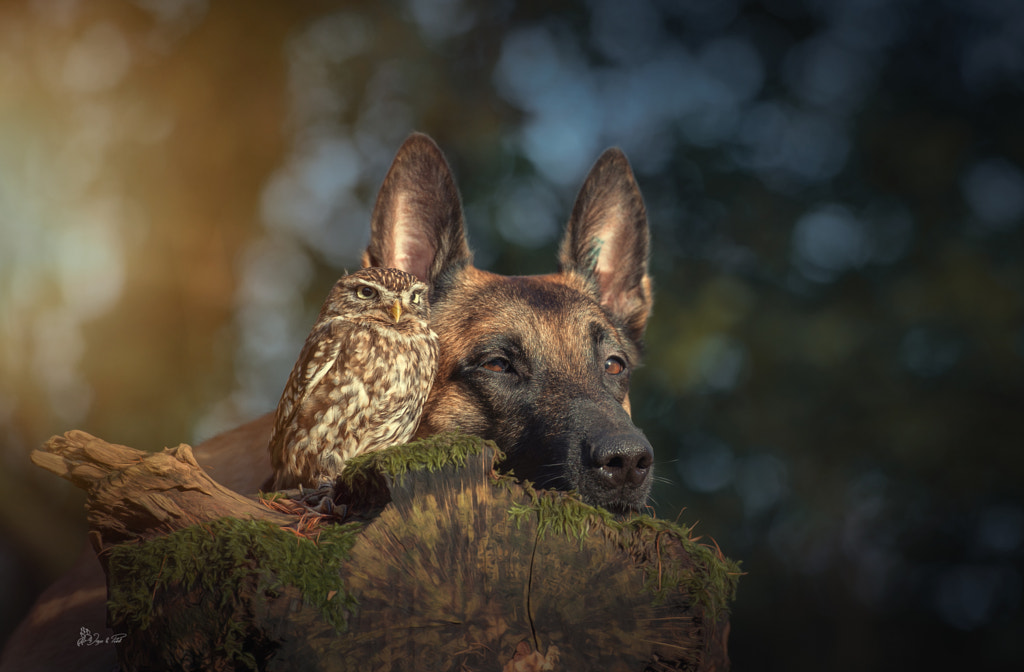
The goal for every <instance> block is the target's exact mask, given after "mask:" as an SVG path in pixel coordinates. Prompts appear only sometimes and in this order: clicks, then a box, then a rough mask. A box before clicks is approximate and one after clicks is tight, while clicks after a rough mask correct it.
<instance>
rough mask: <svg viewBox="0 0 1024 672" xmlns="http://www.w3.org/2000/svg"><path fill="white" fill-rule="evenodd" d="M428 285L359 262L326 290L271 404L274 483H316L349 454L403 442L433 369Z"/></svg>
mask: <svg viewBox="0 0 1024 672" xmlns="http://www.w3.org/2000/svg"><path fill="white" fill-rule="evenodd" d="M429 317H430V306H429V304H428V302H427V285H426V284H424V283H423V282H420V281H419V280H418V279H417V278H416V277H415V276H413V275H410V274H409V273H406V272H404V271H400V270H397V269H394V268H364V269H362V270H360V271H357V272H355V273H351V274H349V275H346V276H344V277H342V278H341V279H340V280H338V282H337V283H336V284H335V285H334V287H333V288H331V291H330V293H329V294H328V295H327V300H326V301H324V305H323V307H322V308H321V309H320V315H319V316H318V317H317V319H316V323H315V324H314V325H313V329H312V331H310V333H309V336H308V337H307V338H306V343H305V345H303V347H302V351H301V353H300V354H299V359H298V361H297V362H296V363H295V367H294V368H293V369H292V372H291V375H290V376H289V377H288V382H287V384H286V385H285V388H284V393H283V394H282V395H281V401H280V402H279V403H278V405H277V413H276V417H275V419H274V429H273V432H272V433H271V435H270V457H271V462H272V463H273V467H274V477H273V488H274V489H275V490H285V489H289V488H296V487H300V486H301V487H308V488H318V487H320V486H324V485H326V484H328V483H332V482H333V481H334V479H335V478H336V477H337V476H338V474H339V473H341V470H342V469H343V468H344V466H345V461H346V460H348V459H349V458H350V457H353V456H355V455H360V454H362V453H365V452H368V451H371V450H378V449H380V448H387V447H388V446H391V445H394V444H396V443H404V442H406V441H408V440H409V439H411V438H412V435H413V433H414V432H415V431H416V427H417V425H419V420H420V414H421V412H422V410H423V402H425V401H426V399H427V394H429V392H430V387H431V385H432V384H433V381H434V374H435V373H436V372H437V353H438V340H437V334H435V333H434V332H433V331H431V329H430V325H429Z"/></svg>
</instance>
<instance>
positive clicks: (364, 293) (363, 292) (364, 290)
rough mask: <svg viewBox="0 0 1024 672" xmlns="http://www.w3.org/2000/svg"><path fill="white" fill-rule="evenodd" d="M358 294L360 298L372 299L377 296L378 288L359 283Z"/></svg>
mask: <svg viewBox="0 0 1024 672" xmlns="http://www.w3.org/2000/svg"><path fill="white" fill-rule="evenodd" d="M356 296H358V297H359V298H360V299H372V298H373V297H375V296H377V290H376V289H374V288H373V287H370V286H369V285H359V287H358V288H357V289H356Z"/></svg>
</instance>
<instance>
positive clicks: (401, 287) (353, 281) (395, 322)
mask: <svg viewBox="0 0 1024 672" xmlns="http://www.w3.org/2000/svg"><path fill="white" fill-rule="evenodd" d="M332 317H342V318H345V319H346V320H355V321H365V322H379V323H383V324H385V325H388V326H394V327H398V328H400V329H401V328H402V327H403V326H404V325H405V324H411V323H419V322H426V321H428V320H429V318H430V305H429V303H428V301H427V284H426V283H424V282H421V281H420V280H419V279H417V278H416V276H414V275H412V274H409V273H406V272H405V271H400V270H398V269H396V268H379V267H371V268H364V269H361V270H359V271H356V272H354V273H349V274H348V275H346V276H343V277H342V278H341V279H340V280H338V282H336V283H335V284H334V287H333V288H331V291H330V294H328V296H327V300H326V301H325V302H324V307H323V309H322V310H321V311H320V320H323V319H324V318H332Z"/></svg>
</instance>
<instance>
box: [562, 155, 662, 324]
mask: <svg viewBox="0 0 1024 672" xmlns="http://www.w3.org/2000/svg"><path fill="white" fill-rule="evenodd" d="M649 252H650V233H649V232H648V229H647V210H646V208H645V207H644V200H643V197H642V196H641V195H640V188H639V187H638V186H637V184H636V179H635V178H634V177H633V171H632V169H631V168H630V167H629V160H628V159H627V158H626V155H625V154H623V153H622V151H621V150H619V149H608V150H606V151H605V152H604V154H602V155H601V158H599V159H598V160H597V163H595V164H594V167H593V168H591V169H590V173H589V174H588V175H587V179H586V180H585V181H584V182H583V188H582V189H580V193H579V195H578V196H577V197H576V205H575V206H574V207H573V210H572V217H571V218H570V219H569V226H568V229H567V231H566V234H565V238H564V239H563V240H562V245H561V248H560V249H559V252H558V262H559V268H560V270H561V271H562V272H563V273H575V274H577V275H579V276H581V277H582V278H583V279H584V281H585V282H586V283H587V285H588V286H589V287H590V288H591V291H592V292H593V293H594V295H595V296H596V297H597V299H598V300H599V301H600V302H601V305H602V306H604V307H605V309H606V310H608V311H609V313H611V315H612V317H613V318H614V319H615V320H616V321H617V322H618V323H619V324H622V325H623V326H624V327H625V329H626V332H627V334H628V335H629V337H630V338H631V339H633V340H634V341H640V339H641V338H642V337H643V333H644V329H645V328H646V326H647V318H648V316H649V315H650V313H651V305H652V296H651V279H650V276H648V274H647V257H648V254H649Z"/></svg>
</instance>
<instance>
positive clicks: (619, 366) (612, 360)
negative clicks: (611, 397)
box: [604, 357, 626, 376]
mask: <svg viewBox="0 0 1024 672" xmlns="http://www.w3.org/2000/svg"><path fill="white" fill-rule="evenodd" d="M625 370H626V363H625V362H624V361H622V358H621V357H609V358H608V359H606V360H604V372H605V373H607V374H609V375H612V376H617V375H619V374H620V373H622V372H623V371H625Z"/></svg>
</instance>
